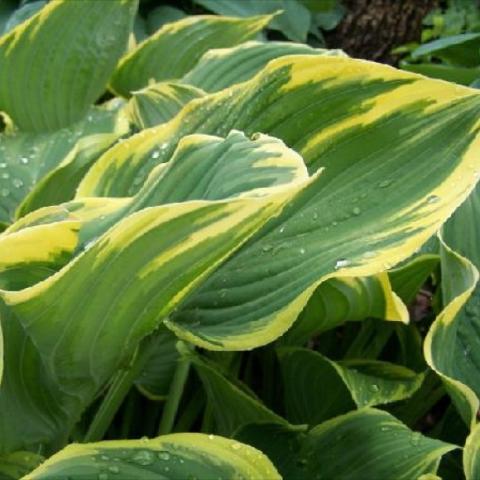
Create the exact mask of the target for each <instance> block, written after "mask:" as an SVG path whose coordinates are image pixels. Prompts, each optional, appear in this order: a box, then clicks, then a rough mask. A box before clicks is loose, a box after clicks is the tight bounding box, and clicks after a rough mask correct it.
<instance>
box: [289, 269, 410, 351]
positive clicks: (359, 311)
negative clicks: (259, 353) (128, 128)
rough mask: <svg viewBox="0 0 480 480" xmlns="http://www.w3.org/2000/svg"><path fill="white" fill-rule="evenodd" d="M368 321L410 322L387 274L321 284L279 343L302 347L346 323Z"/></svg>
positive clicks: (338, 279) (345, 278) (349, 278)
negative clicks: (311, 338) (313, 338)
mask: <svg viewBox="0 0 480 480" xmlns="http://www.w3.org/2000/svg"><path fill="white" fill-rule="evenodd" d="M368 317H373V318H380V319H385V320H396V321H401V322H404V323H407V322H408V311H407V308H406V306H405V305H404V304H403V303H402V301H401V300H400V299H399V298H398V297H397V295H396V294H395V293H394V292H393V291H392V287H391V285H390V281H389V278H388V274H387V273H385V272H383V273H379V274H378V275H374V276H371V277H344V278H333V279H331V280H328V281H326V282H324V283H322V284H321V285H320V286H319V287H318V288H317V289H316V290H315V292H314V293H313V295H312V296H311V297H310V299H309V300H308V303H307V304H306V306H305V308H304V309H303V311H302V313H301V314H300V315H299V317H298V319H297V321H296V322H295V323H294V324H293V326H292V328H291V329H290V330H288V332H287V333H286V334H285V335H284V336H283V337H282V338H281V340H280V341H281V342H282V343H285V344H302V343H305V342H306V341H307V340H308V339H309V338H310V337H312V336H314V335H318V334H320V333H322V332H324V331H326V330H330V329H332V328H335V327H337V326H339V325H342V324H343V323H345V322H346V321H360V320H364V319H365V318H368Z"/></svg>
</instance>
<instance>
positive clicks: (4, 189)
mask: <svg viewBox="0 0 480 480" xmlns="http://www.w3.org/2000/svg"><path fill="white" fill-rule="evenodd" d="M0 193H1V194H2V197H8V196H9V195H10V190H9V189H8V188H2V190H0Z"/></svg>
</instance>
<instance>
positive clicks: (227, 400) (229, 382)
mask: <svg viewBox="0 0 480 480" xmlns="http://www.w3.org/2000/svg"><path fill="white" fill-rule="evenodd" d="M191 361H192V364H193V366H194V367H195V370H196V371H197V373H198V375H199V376H200V379H201V381H202V383H203V387H204V389H205V391H206V393H207V397H208V400H209V402H211V405H212V407H213V415H214V417H215V424H216V431H218V432H219V433H220V434H222V435H227V436H230V435H232V434H233V433H234V432H235V430H237V429H239V428H240V427H242V426H243V425H246V424H248V423H255V422H273V423H277V424H280V425H288V423H287V421H286V420H284V419H283V418H282V417H280V416H278V415H277V414H276V413H274V412H272V411H271V410H269V409H268V408H267V407H266V406H265V405H263V404H262V403H261V401H260V400H259V399H257V398H256V397H255V395H254V394H253V392H251V391H250V390H249V389H248V388H247V387H246V386H245V385H244V384H241V383H240V382H238V381H234V380H233V379H228V378H226V377H225V375H223V374H222V373H221V372H219V369H218V366H217V365H215V364H214V363H210V362H208V361H207V360H205V359H201V358H200V357H199V356H197V355H192V356H191Z"/></svg>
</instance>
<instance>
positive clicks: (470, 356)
mask: <svg viewBox="0 0 480 480" xmlns="http://www.w3.org/2000/svg"><path fill="white" fill-rule="evenodd" d="M441 263H442V270H443V272H448V276H445V277H443V279H442V291H443V300H444V303H445V304H446V307H445V308H444V309H443V310H442V312H441V313H440V314H439V315H438V317H437V318H436V320H435V322H434V323H433V324H432V326H431V327H430V330H429V331H428V334H427V336H426V338H425V344H424V355H425V359H426V361H427V363H428V364H429V365H430V367H431V368H432V369H433V370H435V371H436V372H437V373H438V374H439V375H440V376H441V378H442V379H443V381H444V384H445V388H446V389H447V391H448V393H449V394H450V395H451V397H452V400H453V402H454V404H455V405H456V407H457V409H458V411H459V413H460V415H461V416H462V418H463V419H464V421H465V422H466V423H467V425H470V426H473V425H474V423H475V421H476V414H477V411H478V409H479V397H478V393H477V392H478V389H479V385H478V370H477V368H476V365H477V360H476V359H477V356H478V354H479V352H478V348H476V345H477V344H478V342H479V336H478V333H477V328H478V327H477V326H476V322H477V321H478V318H477V319H475V317H476V314H475V312H473V315H471V314H470V313H469V314H467V312H466V311H462V308H463V307H464V306H465V304H466V303H467V301H468V299H469V297H470V295H471V294H472V293H473V291H474V288H475V285H476V283H477V281H478V270H477V269H476V268H475V266H474V265H473V264H472V263H471V262H469V261H468V260H467V259H466V258H464V257H462V256H461V255H459V254H457V253H455V252H454V251H453V250H451V249H450V248H449V247H448V246H447V245H446V244H445V243H442V249H441ZM472 301H474V302H475V303H476V302H477V301H478V299H476V298H475V297H473V298H472ZM470 317H472V318H470Z"/></svg>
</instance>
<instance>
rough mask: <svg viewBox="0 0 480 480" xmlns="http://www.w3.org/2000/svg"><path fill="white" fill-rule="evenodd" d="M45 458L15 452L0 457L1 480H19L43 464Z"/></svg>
mask: <svg viewBox="0 0 480 480" xmlns="http://www.w3.org/2000/svg"><path fill="white" fill-rule="evenodd" d="M43 460H44V459H43V457H42V456H40V455H36V454H35V453H32V452H13V453H9V454H7V455H2V456H0V478H1V479H2V480H17V479H19V478H22V477H23V476H24V475H26V474H27V473H30V472H31V471H32V470H33V469H34V468H36V467H38V465H40V464H41V463H42V462H43Z"/></svg>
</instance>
